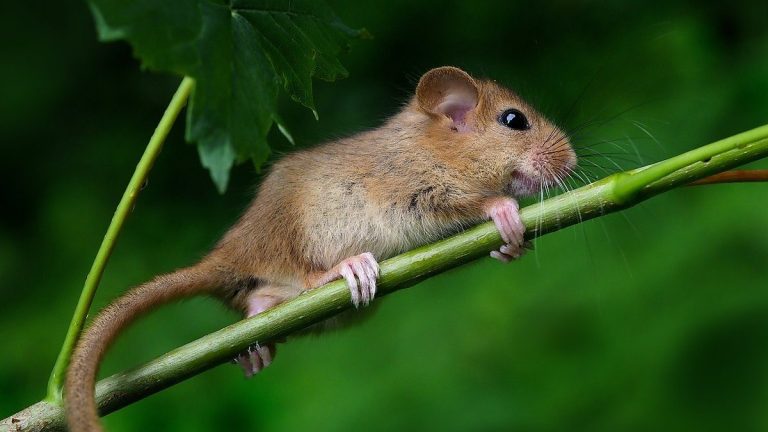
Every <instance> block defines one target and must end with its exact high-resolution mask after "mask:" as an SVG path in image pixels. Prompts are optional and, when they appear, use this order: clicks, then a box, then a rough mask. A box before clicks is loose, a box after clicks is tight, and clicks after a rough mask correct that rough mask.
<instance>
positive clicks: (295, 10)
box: [90, 0, 367, 192]
mask: <svg viewBox="0 0 768 432" xmlns="http://www.w3.org/2000/svg"><path fill="white" fill-rule="evenodd" d="M90 5H91V10H92V11H93V16H94V20H95V22H96V28H97V30H98V32H99V38H100V39H101V40H103V41H113V40H126V41H128V42H129V43H130V44H131V45H132V47H133V50H134V54H135V55H136V57H138V58H139V59H140V60H141V61H142V65H143V66H144V67H147V68H149V69H153V70H158V71H165V72H171V73H174V74H177V75H182V76H190V77H193V78H194V79H195V82H196V86H195V90H194V93H193V95H192V98H191V101H190V106H189V110H188V111H187V129H186V137H187V140H189V141H190V142H194V143H196V144H197V146H198V152H199V154H200V160H201V162H202V164H203V166H205V167H206V168H208V169H209V170H210V172H211V177H212V178H213V181H214V183H215V184H216V187H217V188H218V189H219V191H221V192H223V191H224V190H225V189H226V187H227V182H228V180H229V171H230V169H231V168H232V166H233V165H234V163H236V162H243V161H246V160H249V159H250V160H252V161H253V163H254V165H255V166H257V167H258V166H260V165H261V164H262V163H263V162H264V161H266V159H267V157H268V156H269V145H268V143H267V134H268V133H269V130H270V129H271V127H272V124H273V123H275V122H277V123H278V127H279V128H280V132H281V133H282V134H283V135H284V136H285V137H286V138H287V139H289V140H291V138H290V137H291V135H290V132H289V131H288V130H287V129H285V127H284V126H282V122H281V121H280V120H279V116H278V114H277V111H276V110H277V97H278V94H279V92H280V90H281V89H282V90H284V91H285V92H286V93H287V94H288V95H289V96H290V97H291V98H292V99H293V100H295V101H296V102H299V103H301V104H302V105H304V106H306V107H307V108H309V109H311V110H312V111H313V113H315V116H317V112H316V111H315V108H314V103H313V99H312V77H313V76H315V77H317V78H320V79H323V80H329V81H330V80H335V79H337V78H340V77H344V76H346V75H347V71H346V70H345V69H344V67H343V66H342V65H341V63H340V62H339V60H338V55H339V53H340V52H341V51H342V50H343V49H345V48H347V47H348V45H349V42H350V40H351V39H352V38H356V37H360V36H365V35H367V33H365V31H364V30H353V29H350V28H349V27H347V26H346V25H344V24H343V23H342V22H341V21H340V20H339V19H338V17H336V15H335V14H334V13H333V11H332V10H331V9H330V8H329V7H328V6H327V5H326V4H325V2H323V1H320V0H290V1H289V0H231V1H229V2H224V1H221V0H163V1H157V0H132V1H125V0H90Z"/></svg>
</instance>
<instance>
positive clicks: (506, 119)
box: [499, 108, 531, 130]
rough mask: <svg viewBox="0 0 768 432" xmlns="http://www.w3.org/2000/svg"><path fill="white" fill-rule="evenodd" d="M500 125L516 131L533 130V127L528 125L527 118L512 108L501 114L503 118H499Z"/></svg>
mask: <svg viewBox="0 0 768 432" xmlns="http://www.w3.org/2000/svg"><path fill="white" fill-rule="evenodd" d="M499 123H501V124H503V125H504V126H506V127H508V128H510V129H515V130H528V129H530V128H531V125H530V123H528V119H527V118H525V115H523V113H521V112H520V111H518V110H516V109H514V108H510V109H508V110H506V111H504V112H503V113H501V117H499Z"/></svg>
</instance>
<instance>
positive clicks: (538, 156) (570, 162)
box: [530, 139, 578, 185]
mask: <svg viewBox="0 0 768 432" xmlns="http://www.w3.org/2000/svg"><path fill="white" fill-rule="evenodd" d="M531 153H532V154H531V155H530V165H531V167H530V168H532V171H533V172H535V173H536V174H538V176H539V178H540V179H541V181H542V183H547V184H550V185H551V184H556V183H558V182H560V181H562V180H564V179H565V178H567V177H568V176H570V175H571V172H572V171H573V170H574V169H575V168H576V164H577V162H578V159H577V157H576V152H574V151H573V148H572V147H571V143H570V142H569V141H568V140H567V139H561V140H560V141H559V142H557V143H555V144H546V145H542V146H538V147H536V148H534V149H532V152H531Z"/></svg>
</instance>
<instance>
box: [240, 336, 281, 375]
mask: <svg viewBox="0 0 768 432" xmlns="http://www.w3.org/2000/svg"><path fill="white" fill-rule="evenodd" d="M274 355H275V346H274V345H273V344H270V345H264V346H261V345H259V344H253V345H251V346H249V347H248V350H246V351H245V352H244V353H240V354H238V356H237V357H235V358H234V360H233V363H236V364H239V365H240V367H241V368H242V369H243V373H244V374H245V377H246V378H251V377H252V376H254V375H256V374H257V373H259V372H261V370H262V369H264V368H265V367H267V366H269V365H270V364H271V363H272V358H273V357H274Z"/></svg>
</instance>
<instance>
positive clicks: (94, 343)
mask: <svg viewBox="0 0 768 432" xmlns="http://www.w3.org/2000/svg"><path fill="white" fill-rule="evenodd" d="M217 273H218V272H216V271H215V270H213V271H211V270H208V269H205V268H204V266H203V265H202V264H198V265H197V266H193V267H188V268H183V269H180V270H177V271H175V272H173V273H168V274H165V275H161V276H157V277H155V278H154V279H152V280H151V281H149V282H147V283H145V284H142V285H139V286H137V287H134V288H132V289H131V290H129V291H128V292H127V293H125V294H123V295H122V296H121V297H119V298H118V299H117V300H115V301H114V302H112V303H111V304H110V305H109V306H107V307H106V308H104V309H103V310H102V311H101V312H99V314H98V315H96V318H94V319H93V321H92V322H91V324H90V326H89V327H88V329H87V330H86V331H85V332H83V334H82V335H81V336H80V339H79V341H78V343H77V347H76V348H75V351H74V353H73V354H72V359H71V362H70V365H69V369H68V370H67V379H66V383H65V386H64V393H65V405H66V415H67V423H68V425H69V430H70V431H72V432H98V431H101V430H102V428H101V424H100V423H99V414H98V408H97V406H96V399H95V393H96V391H95V384H96V374H97V372H98V370H99V364H100V363H101V359H102V357H103V356H104V353H105V352H106V351H107V348H109V346H110V345H111V344H112V342H113V341H114V340H115V338H116V337H117V336H118V334H120V333H121V332H122V330H124V329H125V328H126V327H128V325H129V324H130V323H131V322H133V321H134V320H135V319H136V318H138V317H140V316H141V315H143V314H144V313H146V312H148V311H150V310H152V309H155V308H156V307H157V306H159V305H161V304H165V303H169V302H172V301H174V300H178V299H182V298H185V297H192V296H196V295H200V294H204V293H208V292H211V291H212V290H214V289H216V288H217V285H218V284H219V280H218V279H217V277H216V274H217Z"/></svg>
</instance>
